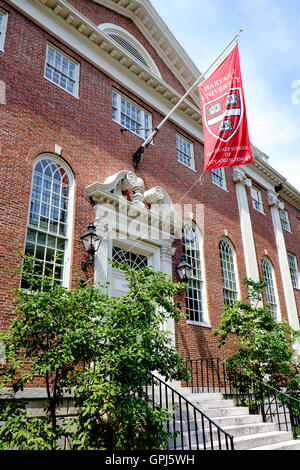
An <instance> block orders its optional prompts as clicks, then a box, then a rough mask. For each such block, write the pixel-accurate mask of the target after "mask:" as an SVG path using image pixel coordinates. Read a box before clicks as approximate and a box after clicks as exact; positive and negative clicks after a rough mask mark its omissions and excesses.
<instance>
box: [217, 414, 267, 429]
mask: <svg viewBox="0 0 300 470" xmlns="http://www.w3.org/2000/svg"><path fill="white" fill-rule="evenodd" d="M213 421H214V423H216V424H217V425H218V426H220V427H221V428H223V427H224V426H234V425H240V426H244V425H247V424H253V423H262V416H261V415H250V414H242V415H233V416H215V417H214V418H213Z"/></svg>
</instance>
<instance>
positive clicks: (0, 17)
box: [0, 9, 8, 51]
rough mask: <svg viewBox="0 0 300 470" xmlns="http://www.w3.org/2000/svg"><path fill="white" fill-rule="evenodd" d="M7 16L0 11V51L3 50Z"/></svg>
mask: <svg viewBox="0 0 300 470" xmlns="http://www.w3.org/2000/svg"><path fill="white" fill-rule="evenodd" d="M7 18H8V14H7V13H5V11H3V10H1V9H0V51H3V50H4V41H5V33H6V27H7Z"/></svg>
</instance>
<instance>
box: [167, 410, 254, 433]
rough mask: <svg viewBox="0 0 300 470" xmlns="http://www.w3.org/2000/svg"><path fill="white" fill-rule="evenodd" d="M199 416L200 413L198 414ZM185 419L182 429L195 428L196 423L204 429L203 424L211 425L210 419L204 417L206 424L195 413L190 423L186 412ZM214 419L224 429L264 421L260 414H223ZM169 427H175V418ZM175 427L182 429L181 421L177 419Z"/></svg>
mask: <svg viewBox="0 0 300 470" xmlns="http://www.w3.org/2000/svg"><path fill="white" fill-rule="evenodd" d="M198 416H199V415H198ZM184 417H185V419H184V420H183V423H182V429H183V431H187V430H188V429H190V430H191V431H192V430H194V429H195V423H197V426H198V429H199V430H202V425H203V426H204V428H208V427H209V421H208V419H206V418H204V420H203V421H204V424H202V423H203V421H202V419H201V418H198V417H197V419H196V421H195V419H194V415H193V413H191V414H190V423H189V425H188V422H187V419H186V414H185V416H184ZM212 421H213V422H214V423H215V424H216V425H217V426H220V428H222V429H224V428H225V427H226V426H247V425H249V424H256V423H262V417H261V416H260V415H249V414H248V415H238V416H222V417H215V418H213V419H212ZM169 428H170V429H173V420H171V421H170V422H169ZM175 429H177V430H179V429H180V421H179V420H175Z"/></svg>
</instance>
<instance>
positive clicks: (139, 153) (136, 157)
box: [133, 29, 243, 170]
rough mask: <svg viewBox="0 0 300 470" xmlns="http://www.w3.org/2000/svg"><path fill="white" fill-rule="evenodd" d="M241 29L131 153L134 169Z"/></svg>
mask: <svg viewBox="0 0 300 470" xmlns="http://www.w3.org/2000/svg"><path fill="white" fill-rule="evenodd" d="M242 31H243V30H242V29H240V30H239V32H238V33H237V34H236V35H235V36H234V38H233V39H231V41H230V42H229V43H228V44H227V46H226V47H225V48H224V49H223V51H222V52H221V53H220V54H219V55H218V57H217V58H216V59H215V60H214V62H213V63H212V64H211V65H210V66H209V67H208V68H207V69H206V70H205V72H203V73H202V74H201V75H200V77H199V78H198V79H197V80H196V81H195V83H193V85H192V86H191V87H190V88H189V89H188V91H187V92H186V93H185V94H184V95H183V96H182V97H181V98H180V100H179V101H178V103H176V105H175V106H174V107H173V108H172V109H171V111H170V112H169V113H168V114H167V115H166V116H165V117H164V119H163V120H162V121H161V122H160V123H159V124H158V126H157V127H156V128H155V129H154V130H153V132H152V133H151V134H150V136H149V137H148V138H147V139H146V140H145V142H144V143H143V144H142V145H141V146H140V147H139V148H138V150H137V151H136V152H135V153H134V154H133V162H134V169H135V170H136V169H137V167H138V164H139V162H140V159H141V156H142V153H143V152H144V150H145V147H148V145H149V144H150V142H151V140H152V139H153V137H155V136H156V134H157V133H158V132H159V130H160V128H161V127H162V126H163V125H164V123H165V122H166V121H167V120H168V119H169V117H170V116H171V114H173V113H174V111H175V110H176V109H177V108H178V106H180V105H181V103H182V102H183V101H184V100H185V99H186V98H187V96H188V95H189V94H190V93H191V91H192V89H193V88H194V87H195V86H196V85H198V83H199V82H200V81H201V80H202V78H203V77H204V76H205V75H206V74H207V73H208V72H209V71H210V69H211V68H212V67H213V66H214V65H215V63H216V62H218V60H219V59H220V57H222V55H223V54H224V52H225V51H226V50H227V49H228V48H229V47H230V46H231V44H232V43H233V42H234V41H235V40H236V39H237V38H238V36H239V35H240V34H241V32H242Z"/></svg>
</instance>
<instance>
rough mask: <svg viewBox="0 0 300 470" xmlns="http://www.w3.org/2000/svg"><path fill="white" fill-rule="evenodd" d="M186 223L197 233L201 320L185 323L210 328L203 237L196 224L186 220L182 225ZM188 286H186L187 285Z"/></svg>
mask: <svg viewBox="0 0 300 470" xmlns="http://www.w3.org/2000/svg"><path fill="white" fill-rule="evenodd" d="M186 225H192V226H193V227H194V228H195V230H196V234H197V238H198V248H199V253H200V266H201V282H202V289H201V295H202V321H195V320H189V319H187V323H188V324H189V325H196V326H202V327H206V328H211V324H210V321H209V317H208V307H207V292H206V285H207V284H206V279H205V269H204V253H203V237H202V235H201V232H200V230H199V228H198V226H197V225H196V224H194V223H193V222H192V221H186V222H185V223H184V224H183V226H186ZM187 287H188V286H187Z"/></svg>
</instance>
